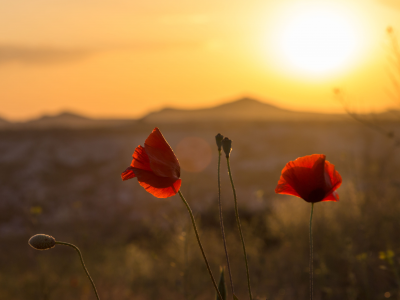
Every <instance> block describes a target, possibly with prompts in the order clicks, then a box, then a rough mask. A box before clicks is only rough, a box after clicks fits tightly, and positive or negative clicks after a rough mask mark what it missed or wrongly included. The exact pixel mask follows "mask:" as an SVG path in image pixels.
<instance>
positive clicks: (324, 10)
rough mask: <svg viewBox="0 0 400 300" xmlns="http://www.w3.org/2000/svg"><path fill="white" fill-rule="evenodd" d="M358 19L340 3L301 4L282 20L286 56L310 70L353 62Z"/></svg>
mask: <svg viewBox="0 0 400 300" xmlns="http://www.w3.org/2000/svg"><path fill="white" fill-rule="evenodd" d="M353 22H354V20H353V19H352V18H351V17H350V16H349V15H347V14H346V13H345V12H343V11H341V10H339V9H337V8H336V7H327V6H315V5H314V6H306V7H303V8H298V9H297V10H295V11H294V12H293V13H292V14H291V15H290V16H287V18H286V21H285V22H284V23H282V28H281V31H280V49H281V50H280V51H281V53H282V54H283V56H284V57H285V60H286V61H287V62H288V63H289V64H290V65H292V66H293V67H295V68H296V69H298V70H299V71H302V72H306V73H308V74H316V75H318V74H325V73H329V72H331V71H334V70H337V69H340V68H343V67H345V66H347V65H349V64H350V63H351V60H352V58H353V57H354V56H355V55H356V54H357V53H356V52H357V48H358V45H359V43H358V41H359V36H358V35H357V32H356V28H355V25H354V23H353Z"/></svg>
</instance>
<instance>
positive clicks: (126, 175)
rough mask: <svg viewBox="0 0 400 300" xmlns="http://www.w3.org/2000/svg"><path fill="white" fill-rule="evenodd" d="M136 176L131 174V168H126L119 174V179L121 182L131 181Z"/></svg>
mask: <svg viewBox="0 0 400 300" xmlns="http://www.w3.org/2000/svg"><path fill="white" fill-rule="evenodd" d="M135 177H136V175H135V173H134V172H133V168H132V167H128V168H127V169H126V170H125V171H124V172H122V174H121V178H122V180H123V181H125V180H128V179H132V178H135Z"/></svg>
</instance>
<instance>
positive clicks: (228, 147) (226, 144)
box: [222, 137, 232, 158]
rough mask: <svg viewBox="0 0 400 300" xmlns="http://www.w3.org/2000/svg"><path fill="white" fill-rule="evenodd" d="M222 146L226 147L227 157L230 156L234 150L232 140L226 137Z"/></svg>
mask: <svg viewBox="0 0 400 300" xmlns="http://www.w3.org/2000/svg"><path fill="white" fill-rule="evenodd" d="M222 148H223V149H224V152H225V155H226V158H229V155H230V154H231V151H232V140H230V139H228V138H227V137H225V138H224V139H223V140H222Z"/></svg>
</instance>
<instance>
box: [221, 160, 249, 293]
mask: <svg viewBox="0 0 400 300" xmlns="http://www.w3.org/2000/svg"><path fill="white" fill-rule="evenodd" d="M226 162H227V165H228V174H229V179H230V180H231V185H232V190H233V199H234V201H235V215H236V223H237V226H238V229H239V235H240V239H241V240H242V247H243V255H244V261H245V263H246V274H247V287H248V290H249V297H250V300H252V299H253V297H252V295H251V286H250V274H249V263H248V261H247V253H246V246H245V243H244V238H243V233H242V226H241V224H240V218H239V210H238V204H237V197H236V189H235V184H234V183H233V179H232V173H231V166H230V163H229V157H227V158H226Z"/></svg>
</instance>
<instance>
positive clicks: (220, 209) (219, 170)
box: [218, 150, 235, 298]
mask: <svg viewBox="0 0 400 300" xmlns="http://www.w3.org/2000/svg"><path fill="white" fill-rule="evenodd" d="M218 152H219V155H218V206H219V224H220V227H221V234H222V240H223V241H224V250H225V256H226V264H227V265H228V273H229V280H230V282H231V291H232V298H233V297H234V295H235V291H234V288H233V280H232V273H231V266H230V263H229V255H228V249H227V247H226V239H225V229H224V219H223V215H222V205H221V150H219V151H218Z"/></svg>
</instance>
